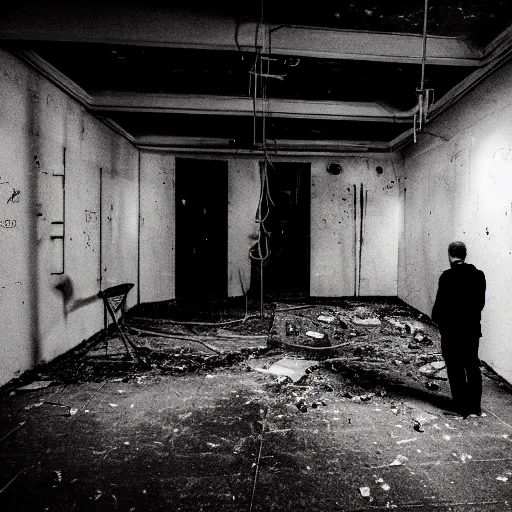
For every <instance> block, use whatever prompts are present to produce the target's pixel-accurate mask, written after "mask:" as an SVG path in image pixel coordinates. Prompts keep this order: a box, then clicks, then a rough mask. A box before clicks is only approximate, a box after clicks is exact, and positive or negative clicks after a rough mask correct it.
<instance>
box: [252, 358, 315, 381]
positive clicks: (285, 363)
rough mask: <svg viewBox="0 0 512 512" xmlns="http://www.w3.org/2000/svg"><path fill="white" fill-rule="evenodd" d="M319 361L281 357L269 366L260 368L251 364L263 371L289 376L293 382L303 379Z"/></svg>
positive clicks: (255, 368)
mask: <svg viewBox="0 0 512 512" xmlns="http://www.w3.org/2000/svg"><path fill="white" fill-rule="evenodd" d="M317 365H318V361H311V360H309V359H288V358H284V359H280V360H279V361H276V362H275V363H274V364H273V365H271V366H270V367H269V368H258V367H257V366H254V365H251V367H252V368H253V369H254V370H256V371H258V372H262V373H271V374H272V375H279V376H285V377H289V378H290V379H291V380H292V381H293V382H298V381H299V380H300V379H302V378H303V377H304V376H305V375H306V372H307V370H308V369H309V368H311V367H313V366H317Z"/></svg>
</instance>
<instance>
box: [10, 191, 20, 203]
mask: <svg viewBox="0 0 512 512" xmlns="http://www.w3.org/2000/svg"><path fill="white" fill-rule="evenodd" d="M20 194H21V192H20V191H19V190H17V189H15V188H14V187H13V189H12V194H11V196H10V197H9V199H7V204H9V203H19V202H20Z"/></svg>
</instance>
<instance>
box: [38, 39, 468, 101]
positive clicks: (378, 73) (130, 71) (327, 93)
mask: <svg viewBox="0 0 512 512" xmlns="http://www.w3.org/2000/svg"><path fill="white" fill-rule="evenodd" d="M33 49H34V50H35V51H36V52H37V53H39V55H40V56H41V57H43V58H44V59H45V60H47V61H48V62H49V63H50V64H52V65H53V66H54V67H56V68H57V69H58V70H59V71H61V72H62V73H64V74H65V75H67V76H68V77H70V78H71V79H72V80H73V81H74V82H76V83H77V84H78V85H79V86H80V87H82V88H83V89H85V90H86V91H87V92H90V93H92V92H96V91H105V90H108V91H123V92H138V93H151V94H154V93H162V94H195V95H197V94H200V95H203V94H206V95H208V94H212V95H228V96H241V97H243V96H245V97H247V96H251V95H253V94H254V74H252V73H251V71H253V70H254V69H255V54H253V53H248V52H246V53H242V52H233V51H213V50H187V49H170V48H152V47H134V46H113V45H102V44H83V43H82V44H78V43H38V44H34V46H33ZM256 69H257V70H258V71H260V72H263V73H265V74H267V75H270V78H267V79H266V80H265V88H263V87H262V85H263V82H262V81H261V80H258V86H257V88H256V94H257V96H258V97H260V96H261V95H262V94H266V96H267V97H270V98H285V99H303V100H318V101H354V102H359V101H364V102H370V101H380V102H384V103H389V104H391V105H393V106H394V107H396V108H399V109H403V110H407V109H410V108H412V107H413V106H414V104H415V102H416V93H415V91H416V88H417V87H418V86H419V83H420V79H421V66H420V65H419V64H400V63H386V62H369V61H356V60H331V59H314V58H309V57H302V58H299V57H286V56H282V55H279V56H272V57H271V60H266V59H265V60H263V62H262V67H261V68H260V67H259V64H258V66H257V67H256ZM472 71H474V68H471V67H467V66H462V67H450V66H427V67H426V74H425V76H426V86H427V87H429V88H433V89H434V90H435V95H436V97H437V98H440V97H441V96H443V95H444V94H445V93H446V92H447V91H449V90H450V89H451V88H452V87H453V86H454V85H455V84H457V83H458V82H460V81H461V80H462V79H464V78H465V77H466V76H468V75H469V74H470V73H471V72H472Z"/></svg>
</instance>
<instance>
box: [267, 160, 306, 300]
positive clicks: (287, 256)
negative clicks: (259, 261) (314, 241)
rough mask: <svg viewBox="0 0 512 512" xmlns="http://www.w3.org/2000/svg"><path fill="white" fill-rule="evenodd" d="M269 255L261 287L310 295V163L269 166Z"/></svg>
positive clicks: (281, 292)
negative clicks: (271, 204) (272, 204)
mask: <svg viewBox="0 0 512 512" xmlns="http://www.w3.org/2000/svg"><path fill="white" fill-rule="evenodd" d="M268 182H269V191H270V196H271V197H272V201H273V203H274V206H272V207H271V208H270V212H269V216H268V220H267V222H266V224H267V225H268V230H269V231H270V232H271V236H270V251H271V254H270V258H269V260H268V262H267V263H266V265H265V269H264V272H265V274H264V288H265V291H266V292H267V293H271V294H283V293H284V294H289V293H291V294H309V269H310V261H309V251H310V247H309V246H310V218H309V216H310V183H311V164H309V163H307V164H303V163H273V164H272V166H270V165H269V166H268Z"/></svg>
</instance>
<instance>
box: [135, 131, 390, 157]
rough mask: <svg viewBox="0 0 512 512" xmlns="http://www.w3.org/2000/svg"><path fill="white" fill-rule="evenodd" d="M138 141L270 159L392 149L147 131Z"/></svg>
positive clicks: (166, 148)
mask: <svg viewBox="0 0 512 512" xmlns="http://www.w3.org/2000/svg"><path fill="white" fill-rule="evenodd" d="M134 144H135V145H136V146H137V147H138V148H140V149H158V150H160V151H172V152H176V153H182V152H184V153H196V152H199V153H201V154H207V153H212V154H217V153H218V154H236V155H252V156H254V155H256V156H258V155H260V156H262V157H264V156H267V157H268V158H270V159H271V158H273V157H278V156H290V155H295V156H300V155H316V156H331V155H339V154H341V153H343V154H347V153H361V152H368V151H376V152H379V153H380V152H383V153H385V152H388V149H387V148H388V144H387V143H385V142H374V141H343V140H342V141H325V140H277V141H269V142H268V143H267V144H266V146H265V147H263V146H262V145H261V144H257V145H256V146H254V147H251V148H246V147H240V146H237V145H236V144H235V143H234V141H233V140H230V139H220V138H204V137H172V136H155V135H144V136H140V137H137V138H136V139H135V140H134Z"/></svg>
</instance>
